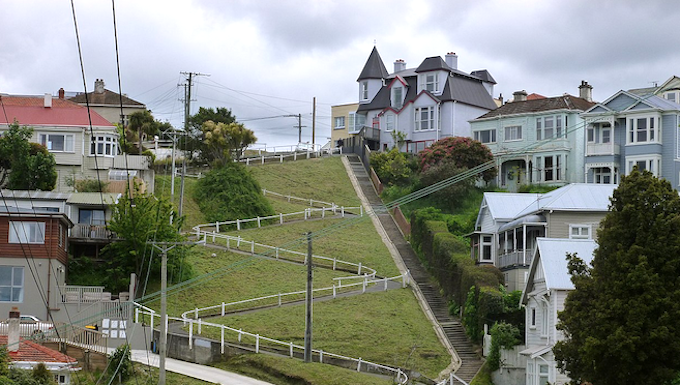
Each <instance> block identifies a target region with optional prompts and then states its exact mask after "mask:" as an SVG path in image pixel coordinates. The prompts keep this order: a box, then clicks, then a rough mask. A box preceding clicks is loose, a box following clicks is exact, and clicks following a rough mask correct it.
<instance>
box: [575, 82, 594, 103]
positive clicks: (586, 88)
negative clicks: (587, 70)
mask: <svg viewBox="0 0 680 385" xmlns="http://www.w3.org/2000/svg"><path fill="white" fill-rule="evenodd" d="M578 96H579V97H580V98H581V99H585V100H587V101H589V102H592V101H593V86H591V85H590V84H588V82H587V81H585V80H581V85H580V86H578Z"/></svg>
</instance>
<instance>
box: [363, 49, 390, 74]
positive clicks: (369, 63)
mask: <svg viewBox="0 0 680 385" xmlns="http://www.w3.org/2000/svg"><path fill="white" fill-rule="evenodd" d="M387 76H389V73H388V72H387V68H385V64H384V63H383V61H382V58H380V54H379V53H378V49H377V48H376V47H375V46H374V47H373V51H371V55H370V56H369V57H368V60H366V64H365V65H364V69H362V70H361V74H360V75H359V78H358V79H357V81H361V80H367V79H386V78H387Z"/></svg>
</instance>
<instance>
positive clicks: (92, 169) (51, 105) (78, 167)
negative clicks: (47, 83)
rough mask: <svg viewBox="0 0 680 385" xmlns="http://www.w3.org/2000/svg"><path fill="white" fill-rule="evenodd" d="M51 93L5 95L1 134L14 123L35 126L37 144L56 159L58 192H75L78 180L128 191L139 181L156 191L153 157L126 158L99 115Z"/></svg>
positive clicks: (0, 116) (111, 129) (111, 128)
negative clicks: (135, 180)
mask: <svg viewBox="0 0 680 385" xmlns="http://www.w3.org/2000/svg"><path fill="white" fill-rule="evenodd" d="M59 96H60V97H58V98H54V97H53V96H52V95H50V94H45V95H44V96H40V97H36V96H15V95H2V105H3V109H4V113H3V114H0V132H2V131H4V130H7V129H8V128H9V125H10V124H12V123H13V122H14V121H16V122H18V123H19V125H21V126H28V127H31V128H33V137H32V138H31V139H30V140H31V141H33V142H36V143H40V144H42V145H44V146H45V147H46V148H47V150H48V151H49V152H50V153H52V154H53V155H54V158H55V161H56V169H57V174H58V177H57V184H56V187H55V191H59V192H69V191H73V183H72V181H74V180H84V179H93V180H97V179H98V180H101V181H102V182H105V183H106V182H110V185H111V187H114V186H117V187H118V189H124V188H125V185H126V184H127V183H128V182H127V181H128V180H130V179H133V178H137V181H143V184H144V186H143V188H146V190H148V191H153V179H154V178H153V177H154V172H153V167H152V164H151V159H150V158H149V157H147V156H143V155H127V154H121V152H120V147H119V145H118V132H117V130H116V126H114V125H113V124H112V123H110V122H109V121H107V120H106V119H104V118H103V117H101V116H100V115H99V114H97V113H96V112H95V111H90V112H89V114H88V111H87V108H85V107H83V106H80V105H78V104H76V103H74V102H71V101H69V100H65V99H63V93H60V95H59Z"/></svg>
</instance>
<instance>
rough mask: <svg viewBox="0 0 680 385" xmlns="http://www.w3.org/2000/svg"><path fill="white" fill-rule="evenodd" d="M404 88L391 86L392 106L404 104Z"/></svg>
mask: <svg viewBox="0 0 680 385" xmlns="http://www.w3.org/2000/svg"><path fill="white" fill-rule="evenodd" d="M403 95H404V88H403V87H394V88H392V107H394V108H397V109H399V108H401V107H402V106H403V105H404V96H403Z"/></svg>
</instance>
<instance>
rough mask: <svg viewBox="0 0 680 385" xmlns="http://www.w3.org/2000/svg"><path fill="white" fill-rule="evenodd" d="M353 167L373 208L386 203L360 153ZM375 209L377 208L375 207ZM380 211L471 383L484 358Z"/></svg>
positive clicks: (464, 376)
mask: <svg viewBox="0 0 680 385" xmlns="http://www.w3.org/2000/svg"><path fill="white" fill-rule="evenodd" d="M347 160H348V161H349V165H350V170H348V171H351V172H352V173H353V176H354V177H355V178H356V181H357V184H358V187H359V188H360V189H361V192H362V193H363V195H364V196H365V198H366V200H367V201H368V203H369V204H370V205H371V207H373V208H377V207H380V206H381V205H382V204H383V203H382V200H381V199H380V197H379V196H378V194H377V193H376V191H375V188H374V187H373V183H372V182H371V179H370V176H369V175H368V173H367V172H366V169H365V168H364V165H363V163H362V162H361V159H359V157H358V156H357V155H348V156H347ZM374 211H375V210H374ZM378 212H381V213H380V214H377V218H378V220H379V221H380V224H381V225H382V227H383V229H384V230H385V233H386V235H387V237H388V238H389V242H390V243H392V244H393V245H394V247H395V248H396V250H397V251H398V253H399V255H400V256H401V259H402V261H403V263H404V265H405V267H406V268H407V269H408V270H409V271H410V272H411V277H412V279H413V281H415V283H416V284H417V286H418V288H419V289H420V291H421V292H422V294H423V297H424V299H425V301H426V302H427V303H426V305H427V307H429V309H430V311H431V313H432V314H433V315H434V318H435V319H436V322H437V323H438V324H439V325H440V326H441V329H442V330H443V332H444V334H445V335H446V338H447V339H448V340H449V342H450V343H451V345H452V346H453V348H454V349H455V351H456V353H457V354H458V357H459V358H460V360H461V365H460V367H459V368H458V370H456V375H457V376H459V377H460V378H461V379H463V380H464V381H465V382H467V383H470V381H471V380H472V378H473V377H474V376H475V375H476V374H477V372H478V371H479V369H480V368H481V367H482V364H483V363H484V361H482V360H481V359H480V358H479V356H478V355H477V353H476V352H475V348H474V346H473V345H472V343H471V342H470V340H469V339H468V338H467V336H466V335H465V329H464V327H463V325H462V324H461V322H460V320H459V319H458V318H457V317H453V316H451V315H449V310H448V304H447V302H446V300H445V299H444V298H443V297H442V296H441V294H439V287H438V286H437V284H436V283H434V282H433V281H432V278H431V277H430V274H429V273H428V272H427V270H425V267H424V266H423V265H422V264H421V262H420V259H419V258H418V256H417V255H416V254H415V252H414V251H413V249H412V248H411V245H410V244H409V243H408V242H407V241H406V240H405V239H404V236H403V235H402V233H401V231H399V228H398V227H397V225H396V223H395V222H394V220H393V219H392V216H391V215H390V214H389V213H384V212H382V211H378Z"/></svg>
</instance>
